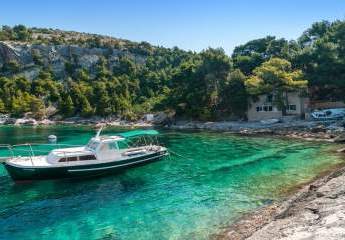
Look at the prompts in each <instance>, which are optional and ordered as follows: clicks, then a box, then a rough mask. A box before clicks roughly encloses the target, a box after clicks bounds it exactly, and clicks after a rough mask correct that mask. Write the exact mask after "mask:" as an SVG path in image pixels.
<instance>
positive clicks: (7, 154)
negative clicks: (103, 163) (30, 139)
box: [0, 143, 83, 163]
mask: <svg viewBox="0 0 345 240" xmlns="http://www.w3.org/2000/svg"><path fill="white" fill-rule="evenodd" d="M82 146H83V145H73V144H60V143H55V144H45V143H23V144H15V145H10V144H0V156H1V157H0V162H3V161H5V160H6V159H13V158H16V157H21V156H24V157H29V159H30V161H31V163H33V162H32V158H33V157H35V156H40V155H44V154H48V153H49V152H50V151H52V150H54V149H59V148H62V147H64V148H68V147H82ZM49 147H51V148H49ZM40 148H41V149H40ZM42 148H44V149H42Z"/></svg>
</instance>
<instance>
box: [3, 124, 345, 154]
mask: <svg viewBox="0 0 345 240" xmlns="http://www.w3.org/2000/svg"><path fill="white" fill-rule="evenodd" d="M1 125H8V126H33V127H35V126H54V125H76V126H82V125H86V126H92V127H95V128H97V127H101V126H106V127H124V128H157V127H158V128H163V129H170V130H200V131H202V130H205V131H214V132H221V133H231V134H236V135H240V136H266V137H269V136H272V137H283V138H288V139H300V140H305V141H323V142H337V143H343V142H345V122H344V123H343V122H342V121H329V122H318V121H306V120H295V121H289V122H279V123H273V124H263V123H260V122H238V121H237V122H236V121H223V122H199V121H177V122H175V123H174V124H170V125H163V124H161V123H155V122H153V121H144V120H140V121H123V120H119V119H100V118H95V119H81V118H77V119H66V120H60V121H51V120H49V119H44V120H41V121H36V120H34V119H12V121H10V122H7V123H2V124H1ZM344 151H345V149H344Z"/></svg>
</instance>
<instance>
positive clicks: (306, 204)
mask: <svg viewBox="0 0 345 240" xmlns="http://www.w3.org/2000/svg"><path fill="white" fill-rule="evenodd" d="M344 180H345V163H342V164H339V165H337V166H334V168H332V169H330V170H327V171H325V172H324V173H321V174H320V175H319V176H317V177H315V178H314V179H313V180H311V181H309V182H307V183H304V184H301V185H300V186H296V187H295V189H298V190H297V191H293V189H291V190H290V191H292V192H294V193H291V194H288V197H285V198H284V199H282V200H281V201H277V202H274V203H272V204H269V205H267V206H264V207H262V208H259V209H257V210H255V211H254V212H253V213H248V214H246V215H244V216H242V217H240V218H239V219H238V220H236V221H235V222H234V223H233V224H231V225H230V226H229V227H226V228H225V230H224V231H223V232H221V233H219V234H217V235H215V236H213V237H214V239H216V240H243V239H249V240H264V239H291V240H292V239H294V240H295V239H343V238H344V234H345V218H343V215H345V214H344V213H343V212H344V209H345V203H344V204H342V203H343V202H344V199H345V186H343V182H344Z"/></svg>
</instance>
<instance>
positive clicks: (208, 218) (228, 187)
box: [0, 126, 342, 240]
mask: <svg viewBox="0 0 345 240" xmlns="http://www.w3.org/2000/svg"><path fill="white" fill-rule="evenodd" d="M118 131H119V129H112V130H107V131H106V132H105V133H108V134H110V133H116V132H118ZM162 133H163V136H162V141H163V142H164V144H165V145H166V146H168V147H169V148H170V149H171V150H173V151H174V152H177V153H179V154H181V155H183V156H185V157H187V158H188V160H187V159H186V158H177V157H173V158H171V159H166V160H163V161H160V162H156V163H152V164H149V165H146V166H142V167H138V168H133V169H130V170H127V171H125V172H124V173H122V174H118V175H113V176H107V177H103V178H97V179H88V180H59V181H41V182H33V183H26V184H14V183H13V182H12V181H11V179H10V178H9V176H8V175H7V173H6V171H5V169H4V168H3V167H2V166H0V239H4V240H5V239H6V240H11V239H41V240H45V239H49V240H54V239H61V240H62V239H103V240H105V239H130V240H132V239H133V240H137V239H208V238H209V237H210V235H212V234H214V233H217V232H219V231H220V229H221V228H222V227H224V226H226V225H228V224H229V223H231V222H232V221H234V219H236V218H238V217H239V216H241V215H243V214H244V213H247V212H249V211H251V210H253V209H255V208H258V207H260V206H262V205H264V204H268V203H270V202H272V201H273V200H276V199H279V198H281V197H282V196H283V194H282V192H283V191H284V190H286V189H288V188H290V187H293V186H296V185H298V184H300V183H303V182H306V181H308V180H311V179H312V178H313V177H315V176H316V175H317V174H319V173H320V172H321V171H324V170H326V169H329V168H331V167H332V166H334V165H335V164H339V163H341V162H342V159H341V158H340V157H339V156H337V155H335V154H330V151H331V148H332V146H330V145H328V144H324V143H322V144H321V143H307V142H299V141H290V140H280V139H268V138H247V137H239V136H232V135H229V134H219V133H198V132H188V133H187V132H174V131H163V132H162ZM49 134H55V135H57V136H58V141H59V143H68V144H85V143H86V142H87V141H88V139H89V138H90V137H91V136H93V135H94V130H92V129H91V128H90V127H61V126H60V127H59V126H57V127H42V128H31V127H22V128H21V127H0V144H4V143H11V144H15V143H25V142H42V143H45V142H46V139H47V136H48V135H49Z"/></svg>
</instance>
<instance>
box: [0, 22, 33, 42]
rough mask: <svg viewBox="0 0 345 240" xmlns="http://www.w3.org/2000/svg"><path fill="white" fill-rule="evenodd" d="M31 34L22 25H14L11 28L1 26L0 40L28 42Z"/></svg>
mask: <svg viewBox="0 0 345 240" xmlns="http://www.w3.org/2000/svg"><path fill="white" fill-rule="evenodd" d="M31 35H32V32H31V30H30V29H27V28H26V27H25V26H24V25H16V26H14V27H13V28H11V27H9V26H2V28H1V29H0V40H1V41H5V40H14V41H29V40H30V39H31Z"/></svg>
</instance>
